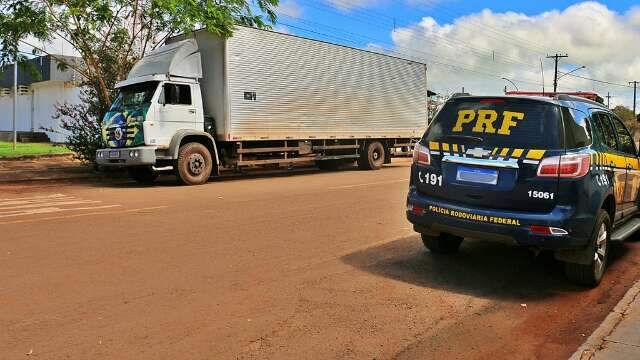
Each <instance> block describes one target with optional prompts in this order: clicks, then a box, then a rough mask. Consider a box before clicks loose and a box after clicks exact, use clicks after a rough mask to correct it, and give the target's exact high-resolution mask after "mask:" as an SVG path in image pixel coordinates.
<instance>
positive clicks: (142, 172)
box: [127, 166, 160, 185]
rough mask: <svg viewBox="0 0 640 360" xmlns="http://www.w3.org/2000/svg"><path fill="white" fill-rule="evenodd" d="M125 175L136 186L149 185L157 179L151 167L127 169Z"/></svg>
mask: <svg viewBox="0 0 640 360" xmlns="http://www.w3.org/2000/svg"><path fill="white" fill-rule="evenodd" d="M127 175H129V178H130V179H131V180H134V181H135V182H137V183H138V184H144V185H150V184H153V182H154V181H156V179H157V178H158V175H160V174H158V172H157V171H155V170H153V168H152V167H151V166H143V167H132V168H128V169H127Z"/></svg>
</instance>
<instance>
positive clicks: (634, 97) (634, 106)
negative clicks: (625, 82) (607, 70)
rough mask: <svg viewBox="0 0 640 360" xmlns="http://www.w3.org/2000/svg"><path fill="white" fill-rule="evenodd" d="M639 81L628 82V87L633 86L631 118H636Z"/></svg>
mask: <svg viewBox="0 0 640 360" xmlns="http://www.w3.org/2000/svg"><path fill="white" fill-rule="evenodd" d="M638 84H640V82H639V81H629V85H633V116H636V93H637V90H638Z"/></svg>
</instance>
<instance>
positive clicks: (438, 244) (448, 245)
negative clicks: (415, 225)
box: [421, 234, 464, 254]
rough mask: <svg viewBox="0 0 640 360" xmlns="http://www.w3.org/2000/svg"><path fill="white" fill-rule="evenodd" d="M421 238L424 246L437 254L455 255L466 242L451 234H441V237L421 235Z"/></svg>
mask: <svg viewBox="0 0 640 360" xmlns="http://www.w3.org/2000/svg"><path fill="white" fill-rule="evenodd" d="M421 236H422V243H423V244H424V246H425V247H426V248H427V249H429V250H430V251H431V252H432V253H436V254H453V253H455V252H457V251H458V249H459V248H460V244H462V240H464V238H461V237H459V236H454V235H450V234H440V235H439V236H430V235H425V234H421Z"/></svg>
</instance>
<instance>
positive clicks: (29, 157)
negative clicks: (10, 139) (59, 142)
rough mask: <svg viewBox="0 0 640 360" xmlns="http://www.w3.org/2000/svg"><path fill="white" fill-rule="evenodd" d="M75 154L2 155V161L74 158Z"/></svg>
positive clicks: (0, 159)
mask: <svg viewBox="0 0 640 360" xmlns="http://www.w3.org/2000/svg"><path fill="white" fill-rule="evenodd" d="M74 156H75V154H40V155H22V156H16V157H0V161H24V160H47V159H49V160H50V159H67V158H68V159H69V160H73V158H74Z"/></svg>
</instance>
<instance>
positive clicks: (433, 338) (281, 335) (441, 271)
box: [0, 161, 640, 359]
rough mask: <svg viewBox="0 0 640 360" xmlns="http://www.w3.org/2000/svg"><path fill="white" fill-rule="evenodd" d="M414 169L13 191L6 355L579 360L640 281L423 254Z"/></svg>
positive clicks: (632, 274)
mask: <svg viewBox="0 0 640 360" xmlns="http://www.w3.org/2000/svg"><path fill="white" fill-rule="evenodd" d="M407 178H408V163H407V162H403V161H399V162H397V163H396V164H395V165H393V166H390V167H386V168H385V169H383V170H381V171H378V172H362V171H355V170H354V171H342V172H333V173H322V172H317V171H307V172H304V173H302V174H297V175H295V176H276V177H256V176H245V177H240V178H228V179H224V180H219V181H213V182H210V183H209V184H207V185H205V186H201V187H177V186H175V185H174V182H173V179H172V178H170V177H168V178H167V179H164V180H162V181H161V183H160V184H159V185H158V186H155V187H138V186H136V185H134V184H130V183H127V184H97V183H69V184H65V183H53V184H51V183H48V184H42V183H34V184H31V185H23V186H15V185H12V186H9V185H2V186H0V358H2V359H20V358H34V357H35V358H40V359H229V358H241V359H244V358H260V359H264V358H278V359H287V358H289V359H303V358H322V359H328V358H337V359H349V358H357V359H373V358H376V359H381V358H399V359H424V358H453V357H455V356H458V357H465V358H485V359H489V358H491V359H493V358H496V357H498V358H507V357H508V358H511V359H515V358H527V359H529V358H540V359H553V358H557V359H564V358H567V357H568V356H569V355H570V354H571V353H572V352H573V351H575V349H577V347H578V346H579V345H580V344H581V343H582V342H583V341H584V339H585V336H588V335H589V334H590V332H591V331H592V330H593V329H595V327H596V326H597V325H598V323H599V322H600V321H601V320H602V319H604V317H605V316H606V315H607V313H608V312H609V310H610V309H611V308H612V307H613V306H614V305H615V303H616V302H617V301H618V300H619V299H620V297H621V296H622V295H623V294H624V292H625V291H626V289H627V288H629V287H630V286H631V284H632V282H633V279H637V278H638V276H639V275H640V267H638V261H639V259H640V243H627V244H625V245H624V246H619V247H617V248H616V249H615V250H614V252H613V253H614V257H615V260H614V263H613V265H612V267H611V269H610V271H609V273H608V275H607V277H606V278H605V279H604V283H603V284H602V286H601V287H600V288H598V289H596V290H585V289H582V288H579V287H577V286H574V285H572V284H570V283H568V282H567V281H566V280H565V279H564V277H563V274H562V267H561V266H560V265H559V264H557V263H556V262H554V261H553V259H552V257H550V256H548V255H545V254H543V255H541V256H539V257H534V256H533V255H532V254H531V253H529V252H528V251H526V250H523V249H518V248H514V247H510V246H507V245H503V244H494V243H480V242H467V243H465V244H463V246H462V248H461V252H460V253H459V254H457V255H455V256H452V257H444V256H433V255H431V254H430V253H428V252H427V251H425V250H424V249H423V248H422V245H421V243H420V240H419V237H418V236H416V235H415V234H413V233H412V231H411V229H410V227H409V224H408V223H407V222H406V220H405V219H404V206H405V205H404V198H405V193H406V190H407Z"/></svg>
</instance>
